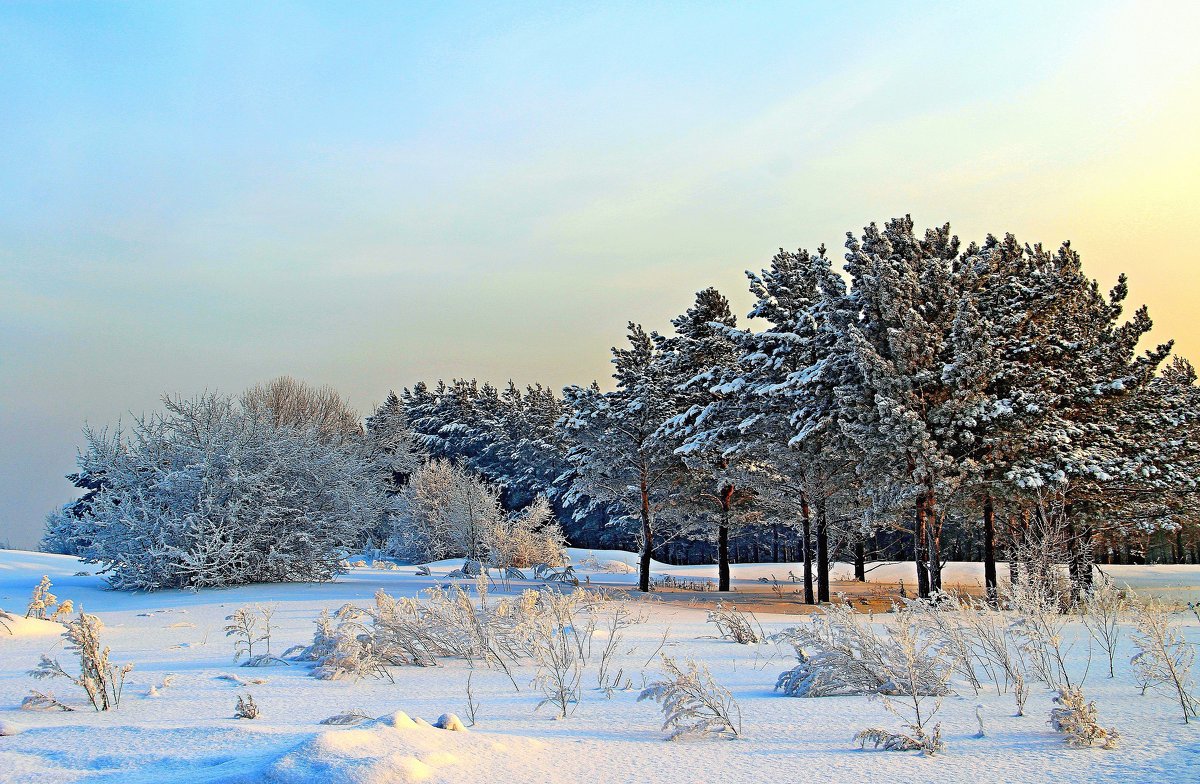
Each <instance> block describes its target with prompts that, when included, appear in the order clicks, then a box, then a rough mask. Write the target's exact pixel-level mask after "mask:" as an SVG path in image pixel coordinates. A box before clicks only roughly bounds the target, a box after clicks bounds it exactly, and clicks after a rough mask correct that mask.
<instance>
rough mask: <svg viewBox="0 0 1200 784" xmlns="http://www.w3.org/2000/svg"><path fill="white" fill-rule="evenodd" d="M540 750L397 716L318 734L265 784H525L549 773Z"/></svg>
mask: <svg viewBox="0 0 1200 784" xmlns="http://www.w3.org/2000/svg"><path fill="white" fill-rule="evenodd" d="M552 763H553V761H552V760H551V759H550V758H549V754H548V752H547V747H546V744H544V743H542V742H540V741H536V740H533V739H530V738H521V737H512V736H496V735H490V734H484V733H475V732H470V731H458V732H455V731H451V730H443V729H437V728H435V727H433V726H431V725H430V724H428V723H427V722H424V721H422V720H420V719H417V720H413V719H411V718H409V716H408V715H407V714H406V713H404V712H403V711H397V712H396V713H394V714H392V715H391V716H384V717H382V718H380V719H377V720H376V721H374V722H372V723H370V724H368V725H359V726H357V727H346V728H339V729H333V730H329V731H327V732H322V733H319V734H318V735H315V736H314V737H313V738H311V739H310V740H307V741H305V742H303V743H301V744H300V745H299V746H297V747H296V748H294V749H292V750H291V751H289V752H287V753H285V754H284V755H283V756H282V757H280V758H279V759H278V760H276V761H274V762H273V763H269V764H268V765H267V766H266V767H265V769H263V770H262V771H261V779H260V780H262V781H265V782H271V784H326V782H343V781H344V782H355V784H407V783H408V782H428V781H431V780H432V781H440V780H453V781H485V780H486V781H523V780H525V777H526V776H528V775H529V773H530V771H531V770H537V771H551V770H553V767H554V766H553V764H552Z"/></svg>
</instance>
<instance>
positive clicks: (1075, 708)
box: [1050, 686, 1121, 749]
mask: <svg viewBox="0 0 1200 784" xmlns="http://www.w3.org/2000/svg"><path fill="white" fill-rule="evenodd" d="M1054 703H1055V704H1056V705H1057V706H1058V707H1056V708H1051V709H1050V726H1051V727H1053V728H1054V731H1055V732H1061V733H1063V734H1065V735H1066V741H1067V743H1068V744H1069V745H1071V746H1076V747H1079V748H1090V747H1092V746H1099V747H1101V748H1105V749H1112V748H1116V745H1117V742H1118V741H1119V740H1120V739H1121V735H1120V734H1119V733H1118V732H1117V731H1116V729H1115V728H1111V727H1110V728H1108V729H1105V728H1104V727H1101V726H1100V722H1099V717H1098V715H1097V713H1096V703H1094V702H1089V701H1088V700H1087V698H1086V697H1084V696H1083V690H1082V689H1079V688H1075V687H1070V686H1064V687H1062V688H1061V689H1059V690H1058V694H1057V695H1056V696H1055V698H1054Z"/></svg>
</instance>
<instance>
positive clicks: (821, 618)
mask: <svg viewBox="0 0 1200 784" xmlns="http://www.w3.org/2000/svg"><path fill="white" fill-rule="evenodd" d="M894 617H895V618H896V621H897V623H896V627H897V628H906V627H908V626H910V625H911V623H912V620H911V613H909V612H908V611H905V610H901V611H900V612H897V613H896V614H895V616H894ZM893 637H894V635H889V634H887V633H880V632H878V631H877V630H876V629H875V627H874V625H873V624H872V623H871V622H870V620H869V619H867V618H864V617H863V616H861V615H859V614H857V613H855V612H854V611H853V610H851V609H850V608H849V607H846V606H845V605H842V604H836V603H835V604H830V605H828V606H827V607H826V608H825V612H824V613H822V614H814V615H813V616H812V619H811V620H810V622H809V624H808V625H807V626H797V627H793V628H790V629H786V630H784V631H783V632H781V633H779V634H778V635H775V637H774V638H773V639H775V640H777V641H782V642H786V643H788V644H790V645H791V646H792V647H793V649H794V650H795V652H796V658H797V659H799V663H798V664H797V665H796V666H795V667H793V668H792V669H790V670H787V671H785V672H783V673H781V674H780V676H779V679H778V681H777V682H776V684H775V688H776V689H779V690H780V691H782V692H783V693H784V694H785V695H787V696H789V697H838V696H845V695H874V694H900V693H903V692H902V689H908V688H911V689H916V690H917V691H918V692H920V694H922V695H935V696H940V695H945V694H948V693H949V688H948V687H947V680H948V678H949V668H950V663H949V661H948V660H947V659H946V658H945V657H944V656H943V655H942V654H941V652H940V651H939V650H938V649H937V648H936V647H934V646H933V645H932V644H924V645H922V646H920V648H919V651H918V653H919V656H918V659H917V660H915V661H912V660H910V658H909V654H910V653H912V652H906V651H904V650H902V649H900V647H899V646H898V644H897V641H896V640H895V639H893ZM905 677H908V678H909V681H908V682H907V683H905V681H904V678H905ZM901 684H904V685H903V686H902V685H901Z"/></svg>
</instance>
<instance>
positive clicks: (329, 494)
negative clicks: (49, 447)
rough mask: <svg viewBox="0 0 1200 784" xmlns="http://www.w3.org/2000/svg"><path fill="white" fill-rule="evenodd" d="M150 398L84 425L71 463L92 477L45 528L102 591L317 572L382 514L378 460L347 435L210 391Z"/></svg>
mask: <svg viewBox="0 0 1200 784" xmlns="http://www.w3.org/2000/svg"><path fill="white" fill-rule="evenodd" d="M163 406H164V410H163V411H161V412H158V413H155V414H151V415H149V416H145V417H141V418H138V419H137V420H135V422H134V424H133V426H132V427H131V428H129V429H128V430H124V429H121V428H118V429H117V430H116V431H114V432H112V433H109V432H108V431H107V430H102V431H95V430H92V429H90V428H89V429H87V430H85V437H86V440H87V447H86V449H85V450H84V451H83V452H82V454H81V455H80V457H79V465H80V469H81V472H82V473H83V474H86V475H87V476H90V477H93V478H95V477H102V479H103V481H102V482H101V483H100V485H99V489H98V490H97V491H96V493H95V495H94V497H92V498H91V499H90V500H89V501H88V502H87V503H86V504H84V505H83V509H82V511H81V512H80V513H79V516H78V517H71V518H70V519H69V520H68V523H69V526H70V529H69V531H66V532H64V531H61V530H60V531H58V532H57V535H59V536H62V535H65V534H69V537H70V539H71V541H72V542H73V543H74V549H75V550H76V551H77V552H78V553H79V555H80V556H81V557H82V558H83V559H84V560H85V561H87V562H89V563H100V564H103V565H104V567H105V572H106V573H107V576H108V580H109V582H110V583H111V584H112V586H113V587H114V588H118V589H125V590H155V589H159V588H178V587H206V586H218V585H236V584H243V583H251V582H275V581H308V580H328V579H331V578H332V577H333V576H334V575H335V574H337V573H338V572H339V571H341V570H342V567H341V561H342V559H343V558H344V557H345V552H346V549H347V548H348V547H352V546H354V545H355V544H356V542H357V541H358V540H359V538H360V537H361V535H362V534H363V532H364V530H367V529H368V528H370V527H372V526H378V525H379V523H380V520H383V519H386V518H388V517H389V515H390V511H391V509H392V504H393V501H392V500H391V499H390V497H389V496H388V495H387V493H386V492H385V491H386V483H385V481H384V480H383V478H382V474H383V473H384V472H385V468H386V466H384V465H382V463H384V462H386V460H385V459H384V457H381V456H380V454H378V453H377V452H376V451H373V449H371V448H368V445H367V442H366V441H364V440H363V439H362V438H361V437H359V436H358V435H353V434H351V435H345V434H332V433H326V432H323V431H322V430H321V429H319V428H318V427H317V426H315V425H296V424H292V423H290V422H287V421H282V422H279V421H276V418H275V417H273V416H269V415H268V414H267V413H265V412H264V411H263V410H262V409H261V408H253V409H247V408H246V407H245V406H243V405H239V404H238V403H237V402H235V401H234V400H233V399H232V398H229V397H224V396H219V395H215V394H206V395H202V396H200V397H196V398H191V399H185V398H178V397H177V398H164V400H163ZM59 523H60V524H61V523H62V519H59Z"/></svg>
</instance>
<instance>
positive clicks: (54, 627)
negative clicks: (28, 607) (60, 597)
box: [0, 610, 63, 640]
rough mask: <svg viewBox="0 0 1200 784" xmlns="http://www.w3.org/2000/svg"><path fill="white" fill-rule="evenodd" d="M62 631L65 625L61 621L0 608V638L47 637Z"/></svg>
mask: <svg viewBox="0 0 1200 784" xmlns="http://www.w3.org/2000/svg"><path fill="white" fill-rule="evenodd" d="M6 629H7V631H6ZM62 633H63V625H62V624H61V623H56V622H54V621H42V620H38V619H37V618H26V617H25V616H23V615H15V614H14V613H10V612H5V611H4V610H0V640H3V639H5V638H6V637H45V636H49V635H52V634H62Z"/></svg>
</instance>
